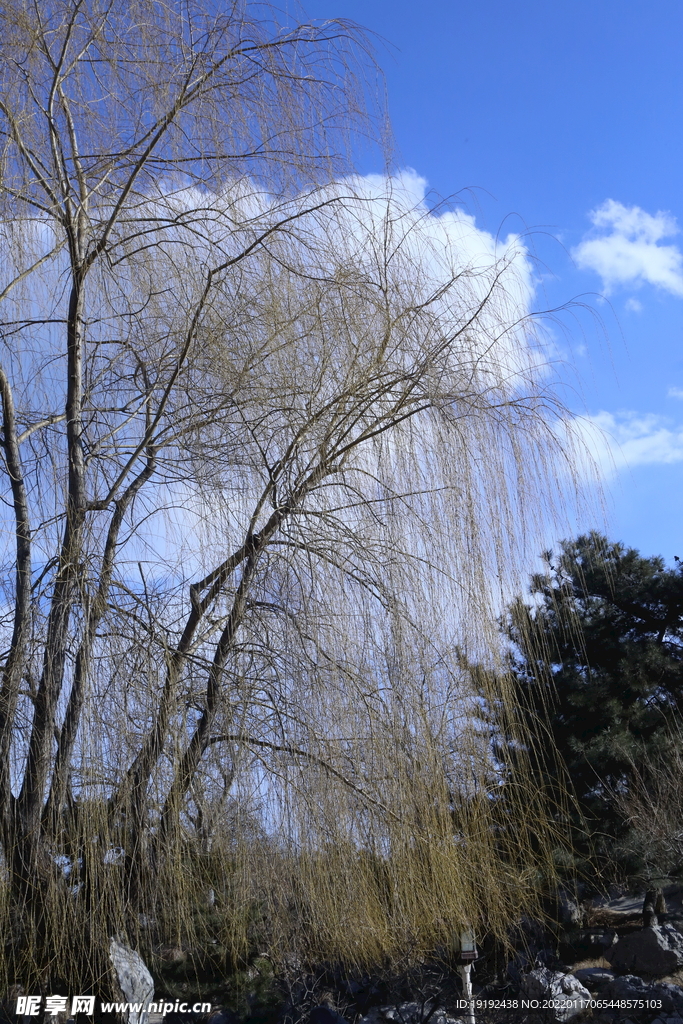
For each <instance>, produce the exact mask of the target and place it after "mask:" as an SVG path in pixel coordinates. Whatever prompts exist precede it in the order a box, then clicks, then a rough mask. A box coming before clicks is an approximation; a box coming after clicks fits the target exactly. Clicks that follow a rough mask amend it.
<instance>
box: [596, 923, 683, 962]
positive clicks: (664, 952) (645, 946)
mask: <svg viewBox="0 0 683 1024" xmlns="http://www.w3.org/2000/svg"><path fill="white" fill-rule="evenodd" d="M605 956H606V958H607V960H609V962H610V963H611V965H612V966H613V967H614V968H616V970H618V971H632V972H634V973H635V972H640V971H643V972H644V973H645V974H670V973H671V972H672V971H675V970H677V968H679V967H680V966H682V965H683V935H681V933H680V932H679V931H677V930H676V929H675V928H674V927H673V925H670V924H659V925H655V926H654V927H652V928H642V929H641V930H640V931H638V932H631V934H629V935H622V936H621V938H620V939H619V941H618V942H616V943H615V944H614V945H613V946H612V947H610V949H608V950H607V952H606V953H605Z"/></svg>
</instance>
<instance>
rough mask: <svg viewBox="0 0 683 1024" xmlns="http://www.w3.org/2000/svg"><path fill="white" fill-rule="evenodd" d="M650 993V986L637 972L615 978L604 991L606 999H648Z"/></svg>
mask: <svg viewBox="0 0 683 1024" xmlns="http://www.w3.org/2000/svg"><path fill="white" fill-rule="evenodd" d="M649 995H650V986H649V985H648V983H647V982H646V981H643V979H642V978H638V977H636V975H635V974H624V975H623V977H621V978H615V979H614V981H611V982H610V983H609V985H607V986H606V988H605V990H604V992H603V996H604V998H605V999H647V998H648V997H649Z"/></svg>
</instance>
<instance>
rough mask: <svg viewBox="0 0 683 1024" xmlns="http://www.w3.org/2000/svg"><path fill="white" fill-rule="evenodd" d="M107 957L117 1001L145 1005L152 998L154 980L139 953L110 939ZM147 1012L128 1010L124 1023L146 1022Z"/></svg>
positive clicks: (139, 1023) (142, 1023) (137, 1023)
mask: <svg viewBox="0 0 683 1024" xmlns="http://www.w3.org/2000/svg"><path fill="white" fill-rule="evenodd" d="M109 959H110V960H111V963H112V967H113V968H114V988H115V989H118V991H117V992H116V993H115V1000H116V1001H117V1002H125V1003H142V1004H143V1006H145V1007H146V1006H147V1005H148V1004H149V1003H150V1002H151V1001H152V1000H153V999H154V980H153V978H152V975H151V974H150V973H149V971H148V970H147V968H146V966H145V963H144V961H143V959H142V957H141V956H140V954H139V953H136V952H135V950H133V949H131V948H130V947H129V946H125V945H124V944H123V943H121V942H118V941H117V940H116V939H112V940H111V942H110V943H109ZM148 1016H149V1015H148V1013H147V1012H146V1010H144V1009H143V1010H142V1011H141V1012H140V1013H138V1012H137V1011H135V1010H129V1011H128V1012H127V1013H126V1015H125V1019H126V1024H147V1019H148Z"/></svg>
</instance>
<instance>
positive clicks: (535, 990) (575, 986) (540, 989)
mask: <svg viewBox="0 0 683 1024" xmlns="http://www.w3.org/2000/svg"><path fill="white" fill-rule="evenodd" d="M520 988H521V990H522V992H523V994H524V995H525V996H528V998H529V999H539V1000H542V999H552V1000H554V1001H556V1002H557V1006H556V1007H555V1009H553V1010H552V1011H551V1012H552V1014H553V1017H554V1019H555V1020H556V1021H566V1020H571V1018H572V1017H575V1016H576V1015H577V1014H578V1013H582V1012H583V1010H585V1009H586V1007H587V1006H588V1005H589V1003H590V1001H591V998H592V997H591V994H590V992H589V991H588V989H587V988H584V986H583V985H582V984H581V982H580V981H579V980H578V978H575V977H574V975H573V974H562V973H560V972H559V971H551V970H549V969H548V968H547V967H536V968H535V969H534V970H533V971H529V973H528V974H523V975H522V978H521V982H520Z"/></svg>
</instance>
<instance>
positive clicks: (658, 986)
mask: <svg viewBox="0 0 683 1024" xmlns="http://www.w3.org/2000/svg"><path fill="white" fill-rule="evenodd" d="M602 995H603V997H604V998H605V999H650V1000H652V999H661V1001H662V1006H661V1010H659V1011H658V1012H660V1013H681V1011H683V990H681V988H680V986H678V985H671V984H669V983H668V982H665V981H660V982H654V983H650V984H648V982H646V981H643V979H642V978H638V977H637V976H636V975H633V974H625V975H623V977H621V978H615V979H614V981H612V982H610V984H609V985H608V986H607V987H606V988H605V989H604V991H603V993H602Z"/></svg>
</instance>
